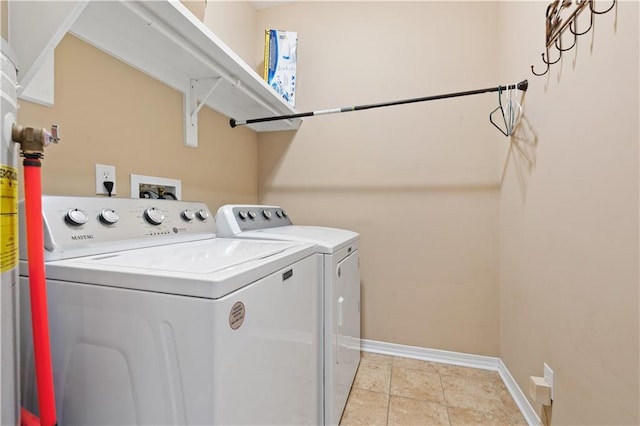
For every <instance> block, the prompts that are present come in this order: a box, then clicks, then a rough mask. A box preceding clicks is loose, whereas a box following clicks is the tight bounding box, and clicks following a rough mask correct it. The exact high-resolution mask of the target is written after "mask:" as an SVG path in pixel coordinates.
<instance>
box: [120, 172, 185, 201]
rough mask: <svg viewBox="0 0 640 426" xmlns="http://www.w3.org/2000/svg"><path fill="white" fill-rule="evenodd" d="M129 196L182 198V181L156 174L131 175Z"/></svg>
mask: <svg viewBox="0 0 640 426" xmlns="http://www.w3.org/2000/svg"><path fill="white" fill-rule="evenodd" d="M131 198H155V199H168V200H173V199H176V200H181V199H182V181H181V180H179V179H169V178H163V177H157V176H144V175H133V174H132V175H131Z"/></svg>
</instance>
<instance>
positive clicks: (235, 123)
mask: <svg viewBox="0 0 640 426" xmlns="http://www.w3.org/2000/svg"><path fill="white" fill-rule="evenodd" d="M528 87H529V82H528V81H527V80H522V81H521V82H520V83H517V84H512V85H509V86H497V87H489V88H486V89H478V90H468V91H466V92H455V93H447V94H444V95H435V96H425V97H422V98H412V99H403V100H399V101H391V102H381V103H378V104H366V105H356V106H348V107H342V108H333V109H323V110H319V111H309V112H300V113H297V114H286V115H278V116H274V117H263V118H252V119H249V120H236V119H234V118H232V119H231V120H230V121H229V124H230V125H231V127H236V126H242V125H245V124H253V123H263V122H265V121H277V120H289V119H292V118H300V117H311V116H314V115H326V114H336V113H340V112H351V111H362V110H364V109H373V108H382V107H388V106H395V105H404V104H412V103H416V102H426V101H435V100H439V99H448V98H457V97H460V96H470V95H480V94H482V93H490V92H502V91H505V90H513V89H518V90H522V91H523V92H524V91H526V90H527V88H528Z"/></svg>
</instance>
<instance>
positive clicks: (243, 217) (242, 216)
mask: <svg viewBox="0 0 640 426" xmlns="http://www.w3.org/2000/svg"><path fill="white" fill-rule="evenodd" d="M238 217H239V218H240V219H241V220H247V212H245V211H244V210H240V211H239V212H238Z"/></svg>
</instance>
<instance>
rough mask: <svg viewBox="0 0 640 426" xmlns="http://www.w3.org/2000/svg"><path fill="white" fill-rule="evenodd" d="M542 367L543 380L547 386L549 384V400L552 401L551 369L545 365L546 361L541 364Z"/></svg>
mask: <svg viewBox="0 0 640 426" xmlns="http://www.w3.org/2000/svg"><path fill="white" fill-rule="evenodd" d="M543 369H544V381H545V382H547V383H548V384H549V386H551V400H552V401H553V370H552V369H551V367H549V366H548V365H547V363H546V362H545V363H544V365H543Z"/></svg>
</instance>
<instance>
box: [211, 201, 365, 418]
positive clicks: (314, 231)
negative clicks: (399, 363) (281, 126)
mask: <svg viewBox="0 0 640 426" xmlns="http://www.w3.org/2000/svg"><path fill="white" fill-rule="evenodd" d="M216 222H217V228H218V234H217V235H218V236H219V237H234V238H248V239H262V240H284V241H296V242H312V243H315V244H317V247H318V249H317V250H318V252H317V253H318V254H317V258H318V264H319V276H318V280H319V283H320V285H319V288H320V293H319V298H318V299H319V304H318V306H319V312H323V315H322V316H321V317H320V318H319V320H320V325H321V326H322V327H323V329H324V331H323V332H322V333H323V336H324V337H323V344H322V345H321V346H322V347H321V348H320V350H321V355H320V360H321V361H322V362H320V364H319V370H320V373H319V374H320V375H321V379H320V381H319V383H320V385H321V389H320V395H321V401H320V403H322V404H323V405H324V408H323V419H322V420H321V422H322V423H324V424H330V425H335V424H338V423H339V422H340V418H341V416H342V412H343V410H344V407H345V404H346V402H347V398H348V396H349V391H350V389H351V385H352V384H353V379H354V378H355V374H356V371H357V369H358V364H359V362H360V259H359V240H360V238H359V235H358V234H357V233H355V232H352V231H347V230H344V229H335V228H327V227H320V226H299V225H293V223H292V222H291V220H290V218H289V217H288V215H287V213H286V211H285V210H284V209H282V208H281V207H276V206H259V205H226V206H222V207H220V209H218V212H217V214H216Z"/></svg>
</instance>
